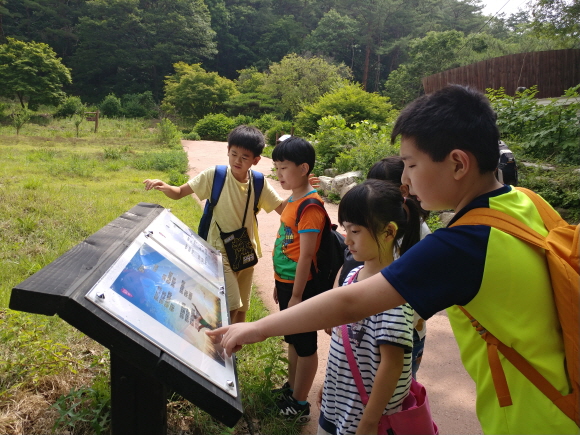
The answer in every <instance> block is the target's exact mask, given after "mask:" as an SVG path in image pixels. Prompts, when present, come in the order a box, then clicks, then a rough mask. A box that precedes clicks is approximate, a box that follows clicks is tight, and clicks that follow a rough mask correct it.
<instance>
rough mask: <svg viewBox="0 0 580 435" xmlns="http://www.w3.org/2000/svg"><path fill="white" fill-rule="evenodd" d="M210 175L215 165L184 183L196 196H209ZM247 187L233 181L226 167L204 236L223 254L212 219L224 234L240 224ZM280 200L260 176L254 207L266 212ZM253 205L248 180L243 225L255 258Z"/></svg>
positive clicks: (274, 207)
mask: <svg viewBox="0 0 580 435" xmlns="http://www.w3.org/2000/svg"><path fill="white" fill-rule="evenodd" d="M214 174H215V167H211V168H208V169H206V170H205V171H203V172H201V173H199V174H198V175H197V176H195V177H194V178H193V179H191V180H189V181H188V182H187V184H189V187H191V189H192V190H193V192H194V193H195V194H196V195H197V197H198V198H199V199H201V200H204V199H208V198H209V197H210V196H211V188H212V185H213V178H214ZM248 186H249V182H248V181H246V182H245V183H240V182H239V181H238V180H236V177H234V176H233V175H232V172H231V168H230V167H229V166H228V169H227V174H226V181H225V183H224V188H223V190H222V193H221V195H220V197H219V200H218V203H217V205H216V206H215V208H214V209H213V217H212V220H211V224H210V226H209V232H208V237H207V241H208V243H209V244H210V245H212V246H213V247H214V248H216V249H219V250H220V251H221V253H222V254H224V255H225V248H224V244H223V242H222V239H221V237H220V230H219V228H218V226H217V225H216V222H217V223H219V226H220V227H221V229H222V231H223V232H226V233H228V232H231V231H235V230H237V229H239V228H241V227H242V219H243V218H244V210H245V209H246V201H247V199H248V196H247V195H248ZM281 203H282V198H280V195H278V193H277V192H276V191H275V190H274V189H273V188H272V186H270V184H269V183H268V181H267V180H266V179H264V188H263V189H262V194H261V195H260V198H259V200H258V209H264V210H265V211H266V213H270V212H271V211H272V210H275V209H276V208H277V207H278V206H279V205H280V204H281ZM253 208H254V182H253V181H252V191H251V192H250V203H249V204H248V213H247V215H246V222H245V226H246V228H247V229H248V236H249V237H250V240H251V241H252V244H253V246H254V249H255V250H256V253H257V254H258V257H261V256H262V250H261V248H260V243H259V237H258V227H257V223H256V219H255V218H254V211H253Z"/></svg>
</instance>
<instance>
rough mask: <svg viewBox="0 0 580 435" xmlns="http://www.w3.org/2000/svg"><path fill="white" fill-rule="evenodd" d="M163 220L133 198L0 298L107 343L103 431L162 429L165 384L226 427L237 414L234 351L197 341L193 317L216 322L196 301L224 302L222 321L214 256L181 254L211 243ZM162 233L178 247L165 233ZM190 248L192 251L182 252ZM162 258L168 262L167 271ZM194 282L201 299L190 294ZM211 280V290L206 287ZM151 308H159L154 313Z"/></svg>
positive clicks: (121, 434) (125, 434)
mask: <svg viewBox="0 0 580 435" xmlns="http://www.w3.org/2000/svg"><path fill="white" fill-rule="evenodd" d="M173 218H174V217H173V215H171V214H170V212H169V211H167V210H165V209H164V208H163V207H161V206H159V205H157V204H148V203H140V204H138V205H136V206H135V207H133V208H132V209H131V210H129V211H128V212H126V213H124V214H123V215H122V216H120V217H118V218H117V219H115V220H114V221H113V222H111V223H109V224H108V225H106V226H105V227H103V228H102V229H100V230H99V231H98V232H96V233H95V234H93V235H92V236H90V237H89V238H88V239H86V240H85V241H83V242H81V243H79V244H78V245H77V246H75V247H73V248H72V249H71V250H69V251H68V252H66V253H65V254H64V255H62V256H61V257H59V258H57V259H56V260H55V261H54V262H52V263H51V264H49V265H48V266H46V267H44V268H43V269H41V270H40V271H38V272H37V273H35V274H34V275H32V276H31V277H29V278H28V279H26V280H25V281H23V282H22V283H20V284H18V285H16V286H15V287H14V288H13V289H12V293H11V296H10V304H9V307H10V308H11V309H13V310H20V311H26V312H30V313H36V314H44V315H48V316H52V315H55V314H57V315H59V316H60V317H61V318H62V319H63V320H65V321H66V322H68V323H69V324H71V325H72V326H74V327H75V328H77V329H78V330H80V331H81V332H83V333H85V334H86V335H88V336H89V337H91V338H93V339H94V340H96V341H98V342H99V343H101V344H102V345H103V346H105V347H107V348H108V349H109V350H110V352H111V402H112V403H111V405H112V410H111V420H112V421H111V426H112V433H113V435H133V434H134V435H139V434H164V433H166V432H167V410H166V405H167V391H168V389H171V390H172V391H175V392H176V393H178V394H180V395H181V396H183V397H184V398H185V399H187V400H189V401H190V402H192V403H193V404H195V405H196V406H198V407H199V408H201V409H203V410H204V411H206V412H208V413H209V414H210V415H212V416H213V417H214V418H215V419H217V420H219V421H221V422H222V423H224V424H225V425H227V426H229V427H233V426H234V425H235V424H236V423H237V421H238V420H239V419H240V417H241V416H242V405H241V398H240V394H239V391H240V389H239V385H238V378H237V374H236V371H235V357H232V358H229V357H227V356H225V354H223V352H222V353H221V354H220V353H219V352H218V351H216V350H215V349H214V348H213V347H212V346H214V345H213V344H212V343H213V342H211V340H210V342H206V341H203V340H204V339H205V338H207V336H206V335H205V333H204V332H203V331H204V330H203V329H201V332H200V329H199V323H195V322H194V320H196V321H198V319H199V318H200V317H199V316H201V315H202V314H203V315H204V316H205V318H204V319H205V323H204V325H205V324H207V323H208V322H209V321H212V322H213V325H211V327H215V326H219V325H220V324H221V317H220V316H218V317H219V318H218V320H217V321H216V320H215V317H213V318H212V317H211V316H209V314H211V313H210V312H209V311H207V310H205V311H204V306H203V305H202V303H201V302H200V300H201V299H204V298H205V299H204V300H207V301H209V302H208V303H207V304H206V305H207V306H210V307H212V306H216V307H219V306H220V303H221V302H220V301H224V302H223V303H221V312H222V313H225V318H226V319H227V313H228V311H227V310H228V307H227V303H225V301H227V297H226V296H225V295H224V292H223V289H224V287H220V286H219V283H220V282H221V280H223V267H222V263H221V255H219V253H217V254H216V256H217V257H215V258H217V260H216V261H213V263H212V262H210V261H206V260H207V259H208V258H209V256H206V257H205V260H204V261H206V262H205V264H202V266H203V267H205V268H206V269H203V268H202V267H201V266H198V265H192V262H193V261H191V259H196V258H201V257H200V256H199V252H200V251H199V249H201V248H206V247H207V248H208V249H210V248H211V247H209V245H205V242H204V241H203V242H201V240H202V239H200V238H199V240H198V236H197V235H195V234H194V233H193V232H191V230H189V229H188V228H187V227H186V226H185V230H184V229H183V228H178V229H175V228H171V225H173V224H174V223H175V222H176V221H177V222H179V223H180V221H179V220H178V219H177V218H175V219H174V220H172V219H173ZM160 222H161V223H162V224H163V225H164V226H163V227H161V224H160ZM176 226H177V224H176ZM159 228H162V229H163V231H158V229H159ZM172 231H173V234H177V235H176V236H175V237H176V239H177V238H179V237H181V239H180V240H184V241H185V243H184V244H185V245H186V246H180V245H179V244H177V243H174V242H172V241H171V240H169V239H170V237H171V234H172ZM179 231H181V232H182V233H183V234H185V235H183V234H181V233H179ZM192 234H193V236H192ZM156 237H157V238H158V240H159V243H158V244H156V242H155V241H154V239H155V238H156ZM143 240H145V241H144V242H143ZM187 241H191V244H190V245H189V246H187ZM171 243H173V244H172V245H171ZM135 246H137V248H135ZM163 246H165V247H167V250H163ZM176 247H178V248H179V249H180V250H178V249H177V248H176ZM154 248H155V249H154ZM194 248H195V249H198V251H195V252H191V253H190V254H189V255H190V256H189V257H188V254H187V252H190V251H194V250H195V249H194ZM171 249H173V253H176V255H175V256H172V255H171V253H172V251H171ZM188 249H189V251H188ZM211 249H213V248H211ZM208 252H209V251H208ZM212 252H213V251H212ZM161 254H163V255H161ZM215 258H214V260H215ZM171 259H173V260H171ZM180 259H181V260H183V261H181V260H180ZM141 260H142V262H141V263H140V262H139V261H141ZM171 261H173V263H171ZM210 263H211V264H210ZM168 264H169V266H171V267H173V266H174V267H173V269H171V270H172V271H173V272H172V273H171V274H169V275H168V274H167V273H166V269H167V267H168ZM175 265H177V266H175ZM164 268H165V269H164ZM210 268H212V270H214V271H218V272H219V273H218V272H216V273H214V275H215V276H217V278H215V279H214V278H212V277H211V270H210ZM204 270H208V272H207V273H206V272H203V271H204ZM200 271H201V272H200ZM162 274H163V277H162V279H161V278H156V277H161V275H162ZM172 277H173V278H172ZM175 277H177V279H174V278H175ZM188 277H191V279H189V278H188ZM141 279H142V281H140V280H141ZM212 279H213V281H211V280H212ZM107 280H109V281H107ZM137 281H138V282H139V284H135V283H136V282H137ZM111 282H112V284H111ZM180 283H181V286H180ZM214 283H217V285H218V286H217V287H216V285H214ZM132 285H133V287H132ZM203 286H205V288H206V290H204V294H203V297H202V296H199V295H197V296H196V292H201V288H202V287H203ZM213 287H215V288H216V289H218V290H219V291H218V290H215V292H213V293H212V292H210V291H209V290H207V289H210V288H213ZM144 290H146V291H147V292H149V293H144V292H142V291H144ZM139 292H141V293H139ZM153 293H154V294H155V299H154V300H153V296H152V294H153ZM161 294H163V296H161ZM200 294H201V293H200ZM215 295H217V296H215ZM222 295H223V296H222ZM196 297H197V299H196ZM147 298H149V299H147ZM188 298H189V299H188ZM144 299H147V300H146V301H145V302H146V303H143V301H144ZM186 302H191V303H189V304H186ZM193 303H195V304H196V305H194V308H195V310H194V308H192V307H191V305H192V304H193ZM151 307H154V308H151ZM151 309H156V310H157V313H161V314H160V315H159V317H158V318H156V317H155V316H154V315H155V312H152V311H148V310H151ZM168 318H169V320H167V319H168ZM163 321H167V322H168V323H167V324H162V323H161V322H163ZM175 325H177V326H175ZM172 326H175V328H174V330H171V327H172ZM147 328H149V329H147ZM156 334H161V335H157V336H156ZM180 334H181V335H180ZM160 337H161V338H160ZM207 339H208V340H209V338H207ZM187 340H189V341H187ZM195 340H197V341H195ZM200 342H201V343H202V345H200V344H199V343H200ZM172 343H173V344H172ZM208 349H209V350H208ZM212 352H213V353H212ZM189 355H193V356H189ZM216 355H217V356H216Z"/></svg>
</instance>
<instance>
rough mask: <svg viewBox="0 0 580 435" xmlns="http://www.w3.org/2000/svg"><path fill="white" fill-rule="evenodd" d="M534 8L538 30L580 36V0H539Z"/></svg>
mask: <svg viewBox="0 0 580 435" xmlns="http://www.w3.org/2000/svg"><path fill="white" fill-rule="evenodd" d="M532 10H533V17H534V22H533V25H534V30H536V31H537V32H539V33H546V34H552V35H555V36H560V37H562V36H563V37H567V38H572V39H575V40H576V42H577V41H578V39H579V38H580V0H537V1H536V3H535V4H534V5H533V9H532ZM577 46H578V44H577Z"/></svg>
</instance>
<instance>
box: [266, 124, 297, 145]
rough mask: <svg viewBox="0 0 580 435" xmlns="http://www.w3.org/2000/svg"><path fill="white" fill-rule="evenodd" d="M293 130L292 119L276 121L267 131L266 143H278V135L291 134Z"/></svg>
mask: <svg viewBox="0 0 580 435" xmlns="http://www.w3.org/2000/svg"><path fill="white" fill-rule="evenodd" d="M291 131H292V123H291V122H290V121H275V122H274V123H272V126H271V127H270V128H269V129H268V131H266V143H267V144H268V145H276V136H277V137H280V136H282V135H283V134H290V132H291Z"/></svg>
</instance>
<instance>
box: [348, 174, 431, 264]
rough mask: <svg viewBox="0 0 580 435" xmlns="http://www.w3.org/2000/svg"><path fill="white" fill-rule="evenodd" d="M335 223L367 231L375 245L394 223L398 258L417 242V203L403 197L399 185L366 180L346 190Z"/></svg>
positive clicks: (419, 234) (418, 224)
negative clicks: (353, 225) (348, 223)
mask: <svg viewBox="0 0 580 435" xmlns="http://www.w3.org/2000/svg"><path fill="white" fill-rule="evenodd" d="M338 222H339V223H340V224H341V225H342V224H343V222H350V223H352V224H355V225H360V226H362V227H365V228H367V229H368V230H369V231H370V233H371V234H372V236H373V238H374V239H375V240H376V241H377V243H378V242H379V237H380V235H381V234H382V232H383V231H384V229H385V227H386V226H387V225H388V224H389V223H390V222H395V223H396V224H397V227H398V230H397V234H396V235H395V246H396V247H397V248H398V251H399V255H403V254H404V253H405V252H406V251H407V250H409V248H411V246H413V245H414V244H415V243H417V242H418V241H419V240H420V239H421V221H420V213H419V204H418V203H417V201H416V200H414V199H413V198H409V197H408V198H403V197H402V196H401V191H400V190H399V186H398V185H396V184H395V183H392V182H390V181H384V180H377V179H368V180H365V181H364V182H363V183H361V184H359V185H358V186H355V187H353V188H352V189H351V190H349V191H348V193H347V194H346V195H344V197H343V198H342V199H341V201H340V204H339V206H338Z"/></svg>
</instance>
